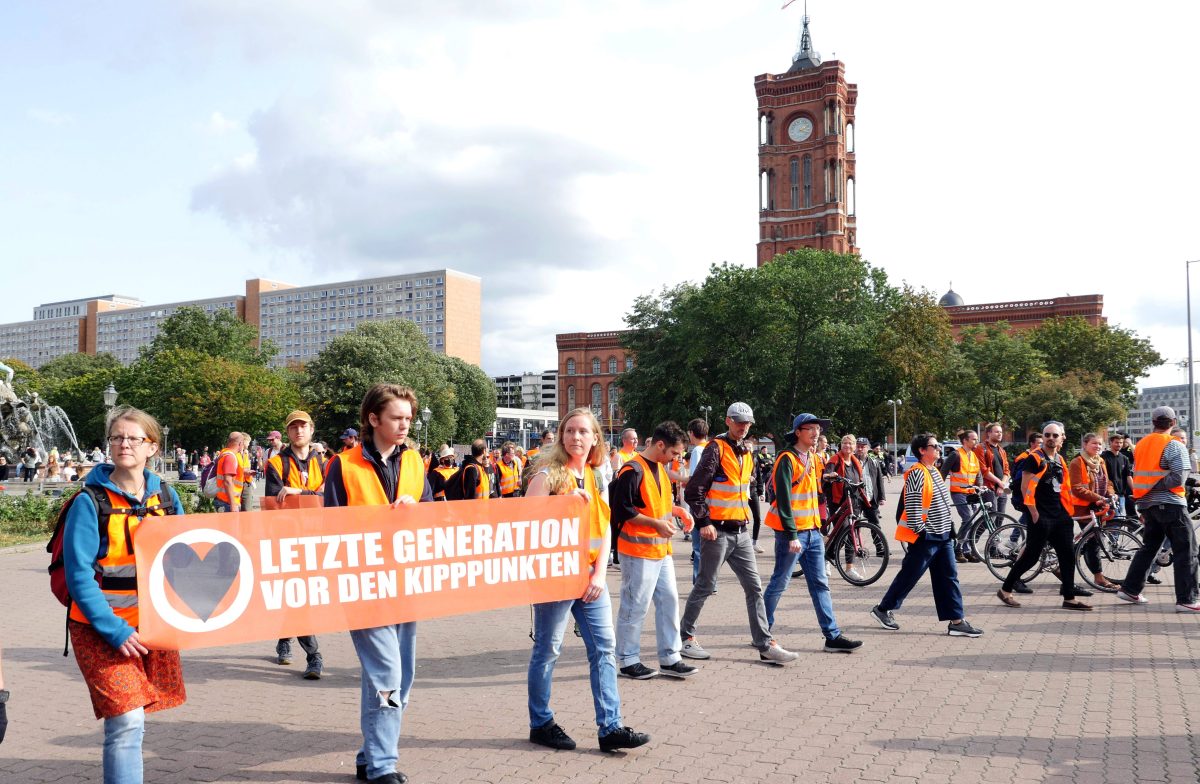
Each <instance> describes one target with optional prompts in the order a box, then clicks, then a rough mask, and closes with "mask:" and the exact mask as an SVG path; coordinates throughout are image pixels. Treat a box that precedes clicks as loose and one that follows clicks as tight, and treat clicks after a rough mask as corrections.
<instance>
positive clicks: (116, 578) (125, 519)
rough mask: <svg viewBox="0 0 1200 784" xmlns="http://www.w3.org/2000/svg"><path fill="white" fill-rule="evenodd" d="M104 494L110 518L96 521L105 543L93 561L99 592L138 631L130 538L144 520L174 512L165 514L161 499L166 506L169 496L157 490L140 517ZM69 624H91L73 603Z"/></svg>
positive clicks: (111, 494)
mask: <svg viewBox="0 0 1200 784" xmlns="http://www.w3.org/2000/svg"><path fill="white" fill-rule="evenodd" d="M104 491H105V492H106V493H107V494H108V502H109V503H110V504H112V514H110V515H109V516H108V520H107V521H105V520H102V519H101V520H99V523H100V524H101V525H102V526H103V527H102V529H101V535H102V536H103V537H104V538H105V539H106V540H107V541H108V548H107V549H106V550H105V551H104V555H102V556H101V557H100V558H99V559H98V560H97V561H96V568H97V569H99V570H100V574H99V577H100V591H101V592H102V593H103V594H104V598H105V600H107V601H108V606H109V607H111V608H112V611H113V612H114V613H115V614H116V615H117V617H118V618H122V619H124V621H125V622H126V623H128V624H129V625H130V626H133V627H134V628H137V625H138V592H137V565H136V562H135V560H134V557H133V537H134V536H135V535H136V534H137V529H138V526H140V525H141V524H142V522H143V521H144V520H145V518H147V517H161V516H163V515H166V514H173V513H174V510H173V509H172V511H171V512H170V513H168V512H167V511H165V509H164V507H163V503H164V499H165V503H167V504H170V503H171V495H170V493H169V492H168V491H166V490H165V489H160V490H159V491H158V492H157V493H155V494H154V495H152V496H150V497H149V498H147V499H146V505H145V506H144V507H141V508H139V509H137V511H140V512H142V513H143V514H142V515H141V516H140V517H139V516H138V515H136V514H130V513H129V511H130V509H132V508H133V507H130V505H129V499H127V498H126V497H125V496H123V495H121V494H120V493H114V492H113V491H112V490H109V489H108V488H107V487H106V488H104ZM97 512H98V513H99V510H97ZM71 620H72V621H79V622H80V623H91V621H89V620H88V619H87V616H85V615H84V614H83V611H82V610H80V609H79V605H78V604H75V603H74V602H72V603H71Z"/></svg>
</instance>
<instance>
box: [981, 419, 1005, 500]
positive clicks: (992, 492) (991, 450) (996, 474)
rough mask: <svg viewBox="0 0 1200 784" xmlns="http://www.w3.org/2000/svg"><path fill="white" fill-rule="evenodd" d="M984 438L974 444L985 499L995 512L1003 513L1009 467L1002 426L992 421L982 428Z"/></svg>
mask: <svg viewBox="0 0 1200 784" xmlns="http://www.w3.org/2000/svg"><path fill="white" fill-rule="evenodd" d="M983 435H984V440H983V441H982V442H980V443H979V444H977V445H976V446H975V457H976V458H978V460H979V470H980V472H981V473H982V474H983V487H984V490H985V492H984V497H985V500H987V499H989V498H990V500H991V503H992V508H993V509H995V510H996V514H998V515H1003V514H1004V513H1005V511H1006V510H1007V509H1008V487H1009V480H1010V476H1009V468H1008V454H1007V453H1006V452H1005V451H1004V446H1003V442H1004V426H1003V425H1001V424H1000V423H999V422H992V423H990V424H989V425H987V426H986V427H985V428H984V429H983Z"/></svg>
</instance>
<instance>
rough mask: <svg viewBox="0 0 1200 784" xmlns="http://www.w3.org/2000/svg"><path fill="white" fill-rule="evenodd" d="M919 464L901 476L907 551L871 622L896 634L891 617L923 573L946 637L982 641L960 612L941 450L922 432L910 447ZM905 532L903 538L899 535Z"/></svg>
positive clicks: (937, 444) (977, 631)
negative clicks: (943, 622) (926, 577)
mask: <svg viewBox="0 0 1200 784" xmlns="http://www.w3.org/2000/svg"><path fill="white" fill-rule="evenodd" d="M909 449H910V450H911V451H912V453H913V454H914V455H916V456H917V462H916V463H915V464H914V465H913V466H912V467H911V468H909V469H908V470H907V471H905V472H904V489H903V490H902V491H901V499H900V503H901V504H902V506H903V509H904V511H903V512H902V513H901V515H900V522H901V527H899V528H897V529H896V531H897V536H900V535H901V534H904V536H905V540H906V541H907V542H908V552H906V553H905V554H904V560H903V561H902V562H901V564H900V571H899V572H898V573H897V574H896V577H895V579H893V580H892V584H891V585H890V586H888V589H887V592H886V593H884V595H883V599H881V600H880V601H879V604H877V605H875V606H874V607H872V608H871V617H873V618H874V619H875V620H876V622H878V623H879V625H880V626H882V627H883V628H884V629H887V630H889V631H896V630H898V629H899V628H900V624H899V623H898V622H897V621H896V618H895V616H894V615H893V613H894V612H895V611H896V610H899V609H900V607H901V606H902V605H903V604H904V600H905V599H906V598H907V597H908V595H909V593H911V592H912V589H913V588H914V587H916V584H917V581H918V580H920V579H921V576H922V575H924V574H925V572H929V580H930V583H931V585H932V587H933V603H934V606H935V607H936V608H937V614H938V620H942V621H948V622H949V623H948V624H947V625H946V634H948V635H950V636H951V637H980V636H982V635H983V630H982V629H980V628H978V627H976V626H972V625H971V622H970V621H968V620H967V617H966V612H965V610H964V609H963V600H962V587H961V586H960V585H959V583H958V565H957V562H956V560H955V557H954V527H953V525H952V524H951V522H950V504H951V501H950V492H949V490H948V489H947V488H946V483H945V482H944V481H942V475H941V474H940V473H938V471H937V461H938V459H939V458H940V457H941V454H942V446H941V444H939V443H938V440H937V437H936V436H934V435H933V434H932V433H920V434H919V435H917V436H916V437H915V438H914V439H913V440H912V443H911V444H909ZM901 528H904V529H907V533H904V532H902V531H901Z"/></svg>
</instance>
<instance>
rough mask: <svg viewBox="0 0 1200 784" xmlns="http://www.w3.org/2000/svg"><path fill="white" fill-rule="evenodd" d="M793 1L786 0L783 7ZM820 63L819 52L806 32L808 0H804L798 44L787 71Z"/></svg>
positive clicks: (811, 66) (813, 66) (801, 69)
mask: <svg viewBox="0 0 1200 784" xmlns="http://www.w3.org/2000/svg"><path fill="white" fill-rule="evenodd" d="M794 2H796V0H787V2H786V3H784V4H783V8H787V7H788V6H789V5H791V4H792V3H794ZM820 64H821V53H820V52H818V51H816V50H815V49H813V45H812V36H811V35H809V32H808V0H804V17H803V23H802V25H801V27H800V45H799V46H798V47H797V51H796V56H795V57H793V58H792V67H791V68H789V69H788V73H795V72H797V71H804V70H807V69H809V68H816V67H817V66H819V65H820Z"/></svg>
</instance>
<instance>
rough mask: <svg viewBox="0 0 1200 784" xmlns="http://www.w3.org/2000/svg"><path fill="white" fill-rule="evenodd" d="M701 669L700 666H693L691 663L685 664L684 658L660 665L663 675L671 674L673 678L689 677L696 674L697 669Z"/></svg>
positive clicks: (659, 668)
mask: <svg viewBox="0 0 1200 784" xmlns="http://www.w3.org/2000/svg"><path fill="white" fill-rule="evenodd" d="M699 669H700V668H699V667H693V666H692V665H690V664H685V663H684V662H683V660H682V659H681V660H680V661H677V662H675V663H674V664H660V665H658V670H659V672H661V673H662V674H663V675H669V676H670V677H672V678H688V677H691V676H692V675H695V674H696V671H697V670H699Z"/></svg>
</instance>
